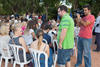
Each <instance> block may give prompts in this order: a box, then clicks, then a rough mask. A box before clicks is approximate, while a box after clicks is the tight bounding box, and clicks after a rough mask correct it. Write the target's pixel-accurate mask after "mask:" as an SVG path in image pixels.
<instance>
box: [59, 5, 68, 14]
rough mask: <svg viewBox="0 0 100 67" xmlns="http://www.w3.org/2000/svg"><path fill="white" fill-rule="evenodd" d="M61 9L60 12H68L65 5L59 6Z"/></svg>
mask: <svg viewBox="0 0 100 67" xmlns="http://www.w3.org/2000/svg"><path fill="white" fill-rule="evenodd" d="M59 8H60V10H61V11H62V10H64V11H66V12H67V10H68V9H67V7H66V6H65V5H61V6H59V7H58V9H59Z"/></svg>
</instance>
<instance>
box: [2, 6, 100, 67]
mask: <svg viewBox="0 0 100 67" xmlns="http://www.w3.org/2000/svg"><path fill="white" fill-rule="evenodd" d="M67 10H68V9H67V7H66V6H65V5H61V6H59V7H58V15H59V17H61V19H59V18H58V19H59V20H57V21H55V20H54V19H52V20H49V21H47V20H45V17H42V16H36V15H34V14H33V15H29V14H26V15H24V16H19V15H11V16H7V17H0V50H1V49H3V50H6V48H8V47H9V44H16V45H17V46H22V47H24V48H25V51H26V57H27V60H30V59H32V56H31V54H30V51H29V48H32V49H36V50H38V51H43V52H45V53H46V54H47V55H48V67H52V65H53V63H54V61H53V54H54V47H53V40H57V41H58V45H57V46H58V47H56V48H57V49H58V50H56V51H57V52H56V53H57V56H58V57H57V67H71V63H70V61H71V56H72V53H73V48H74V38H75V37H74V36H75V34H74V32H75V31H74V27H75V26H74V25H75V23H76V25H77V26H78V27H79V28H80V31H79V34H78V33H77V35H76V37H77V49H78V53H77V62H76V64H75V67H79V65H81V64H82V56H83V55H84V61H85V67H91V48H90V46H91V43H92V31H93V26H94V22H95V17H94V16H93V15H92V14H91V9H90V6H89V5H85V6H84V7H83V10H84V15H85V16H84V17H80V14H77V18H75V23H74V20H73V18H72V17H71V16H70V15H69V13H68V12H67ZM59 21H60V22H59ZM99 24H100V13H99V15H98V18H97V19H96V24H95V32H96V43H97V49H96V50H94V51H97V52H99V51H100V31H99V30H100V25H99ZM43 39H45V40H46V41H47V43H45V42H43ZM83 53H84V54H83ZM0 54H1V55H2V52H1V51H0ZM19 56H20V61H21V62H23V56H22V51H21V50H20V52H19ZM34 61H35V60H32V65H30V67H33V66H34ZM44 63H45V62H44ZM44 63H43V62H41V67H45V66H44ZM26 66H29V65H26Z"/></svg>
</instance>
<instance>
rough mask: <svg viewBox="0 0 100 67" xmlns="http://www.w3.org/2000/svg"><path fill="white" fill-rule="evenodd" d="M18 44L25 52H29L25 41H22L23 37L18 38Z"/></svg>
mask: <svg viewBox="0 0 100 67" xmlns="http://www.w3.org/2000/svg"><path fill="white" fill-rule="evenodd" d="M19 42H20V44H21V45H22V46H23V47H24V48H25V50H26V52H29V49H28V47H27V45H26V43H25V40H24V38H23V37H20V38H19Z"/></svg>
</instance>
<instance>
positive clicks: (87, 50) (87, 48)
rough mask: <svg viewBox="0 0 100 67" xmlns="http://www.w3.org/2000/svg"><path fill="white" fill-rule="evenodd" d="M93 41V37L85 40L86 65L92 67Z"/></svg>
mask: <svg viewBox="0 0 100 67" xmlns="http://www.w3.org/2000/svg"><path fill="white" fill-rule="evenodd" d="M91 43H92V39H84V40H83V44H84V45H83V47H84V63H85V67H91V48H90V46H91Z"/></svg>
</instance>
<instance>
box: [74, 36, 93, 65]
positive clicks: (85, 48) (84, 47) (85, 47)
mask: <svg viewBox="0 0 100 67" xmlns="http://www.w3.org/2000/svg"><path fill="white" fill-rule="evenodd" d="M91 44H92V38H90V39H86V38H81V37H78V43H77V49H78V55H77V63H76V64H75V67H79V65H80V64H82V56H83V54H84V63H85V67H91V48H90V46H91Z"/></svg>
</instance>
